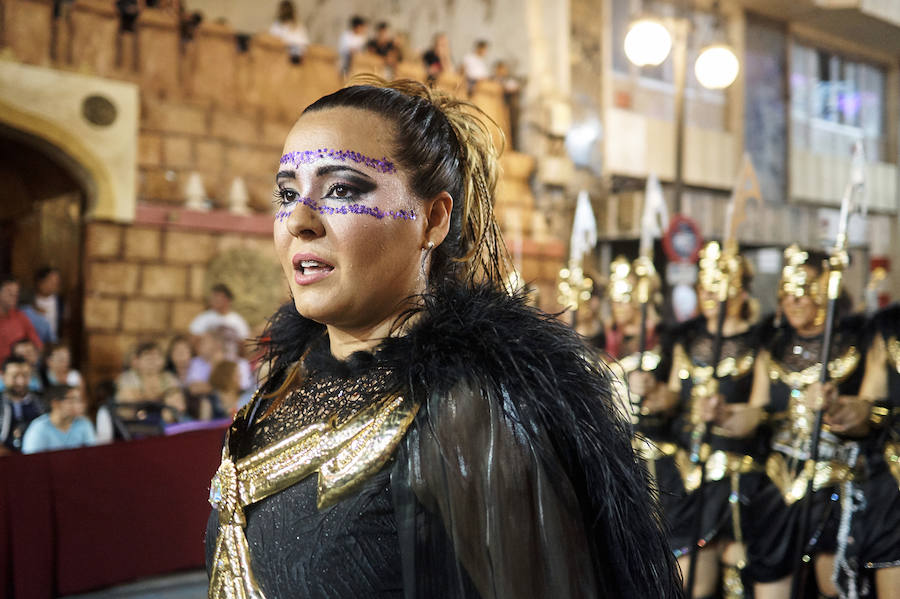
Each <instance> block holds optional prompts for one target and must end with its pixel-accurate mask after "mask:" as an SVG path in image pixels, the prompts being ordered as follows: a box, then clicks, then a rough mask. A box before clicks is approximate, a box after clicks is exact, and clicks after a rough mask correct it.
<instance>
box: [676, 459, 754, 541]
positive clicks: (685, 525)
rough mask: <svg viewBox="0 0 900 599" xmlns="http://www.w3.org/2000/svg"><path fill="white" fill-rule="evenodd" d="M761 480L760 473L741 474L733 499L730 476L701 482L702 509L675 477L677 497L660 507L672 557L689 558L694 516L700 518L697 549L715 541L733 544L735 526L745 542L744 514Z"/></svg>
mask: <svg viewBox="0 0 900 599" xmlns="http://www.w3.org/2000/svg"><path fill="white" fill-rule="evenodd" d="M764 479H765V475H764V474H763V473H756V472H751V473H746V474H741V475H740V482H739V484H738V493H737V494H736V495H735V496H734V497H733V496H732V488H731V487H732V485H731V478H730V476H726V477H725V478H723V479H722V480H718V481H708V482H705V483H704V484H703V498H702V502H703V505H702V506H701V505H700V502H701V498H700V495H699V493H698V492H697V491H693V492H692V493H688V492H687V491H686V490H685V489H684V485H683V484H682V483H681V479H680V475H679V485H680V490H681V492H680V494H679V495H678V496H676V497H673V498H671V499H670V500H669V501H668V502H666V503H663V509H664V512H665V515H666V520H667V521H668V522H669V526H670V530H671V536H670V547H671V549H672V551H673V552H674V553H675V555H676V557H680V556H682V555H687V554H690V553H691V551H692V547H693V543H694V539H695V535H696V534H697V527H696V522H697V520H696V518H697V514H698V512H699V513H700V517H701V522H700V524H701V526H700V531H701V536H700V539H699V540H698V545H699V546H700V547H701V548H702V547H705V546H706V545H709V544H710V543H713V542H717V541H725V542H730V541H734V540H736V538H735V537H736V536H737V535H736V533H737V531H736V526H735V525H736V524H739V525H740V526H741V528H742V530H741V533H742V534H743V535H744V537H745V539H746V534H747V533H746V531H745V530H744V527H745V521H746V519H747V511H748V508H749V507H750V503H751V499H752V498H753V497H754V496H755V495H756V494H757V492H758V489H759V487H760V486H761V485H762V483H763V480H764ZM735 503H737V504H738V505H737V508H738V510H739V518H740V521H739V522H735V521H734V518H733V515H734V511H735V510H734V507H735V506H734V504H735ZM701 507H702V510H701Z"/></svg>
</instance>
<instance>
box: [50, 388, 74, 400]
mask: <svg viewBox="0 0 900 599" xmlns="http://www.w3.org/2000/svg"><path fill="white" fill-rule="evenodd" d="M72 389H75V387H70V386H69V385H50V386H49V387H47V388H46V389H44V399H45V400H47V401H48V402H54V401H62V400H64V399H65V398H66V395H68V393H69V391H71V390H72Z"/></svg>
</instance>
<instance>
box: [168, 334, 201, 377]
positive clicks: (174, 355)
mask: <svg viewBox="0 0 900 599" xmlns="http://www.w3.org/2000/svg"><path fill="white" fill-rule="evenodd" d="M193 358H194V348H193V347H192V346H191V341H190V339H188V338H187V337H185V336H184V335H176V336H175V337H173V338H172V340H171V341H170V342H169V351H168V352H166V370H167V371H168V372H171V373H172V374H174V375H175V378H177V379H178V381H179V382H180V383H181V386H182V387H187V373H188V368H189V367H190V365H191V360H192V359H193Z"/></svg>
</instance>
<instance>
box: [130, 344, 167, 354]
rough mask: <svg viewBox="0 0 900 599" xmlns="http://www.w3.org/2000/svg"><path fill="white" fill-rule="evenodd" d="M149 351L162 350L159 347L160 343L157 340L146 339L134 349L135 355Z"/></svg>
mask: <svg viewBox="0 0 900 599" xmlns="http://www.w3.org/2000/svg"><path fill="white" fill-rule="evenodd" d="M148 351H162V350H160V349H159V345H158V344H157V343H156V342H155V341H145V342H143V343H139V344H138V346H137V347H136V348H135V350H134V356H135V357H138V356H140V355H143V354H145V353H147V352H148Z"/></svg>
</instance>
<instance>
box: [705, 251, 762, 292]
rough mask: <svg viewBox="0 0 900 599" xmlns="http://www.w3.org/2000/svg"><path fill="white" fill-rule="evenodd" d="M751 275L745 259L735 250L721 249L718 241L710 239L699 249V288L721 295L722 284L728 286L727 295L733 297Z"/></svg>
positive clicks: (750, 269) (751, 272)
mask: <svg viewBox="0 0 900 599" xmlns="http://www.w3.org/2000/svg"><path fill="white" fill-rule="evenodd" d="M752 276H753V271H752V268H751V266H750V263H749V262H747V259H746V258H744V257H743V256H741V255H740V254H738V253H737V252H725V251H722V246H720V245H719V242H718V241H710V242H709V243H707V244H706V245H704V246H703V248H702V249H701V250H700V272H699V273H698V275H697V277H698V282H699V284H700V288H701V289H704V290H706V291H710V292H712V293H714V294H715V295H716V296H721V293H722V286H723V285H727V286H728V297H734V296H736V295H737V294H738V293H740V292H741V290H743V288H744V285H745V283H746V282H748V281H749V279H750V278H751V277H752Z"/></svg>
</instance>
